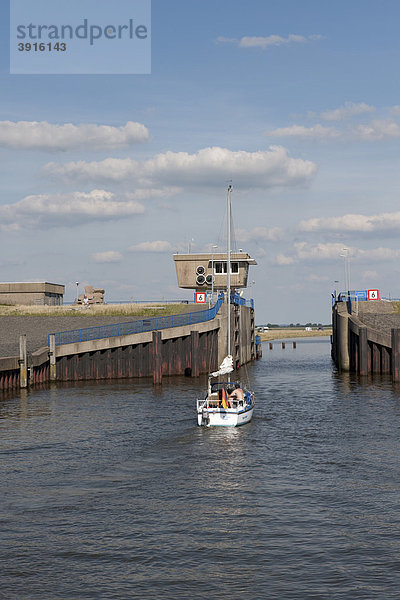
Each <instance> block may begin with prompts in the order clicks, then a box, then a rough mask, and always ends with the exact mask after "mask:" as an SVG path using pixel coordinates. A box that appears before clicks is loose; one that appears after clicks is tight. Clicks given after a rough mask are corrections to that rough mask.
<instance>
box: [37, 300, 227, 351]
mask: <svg viewBox="0 0 400 600" xmlns="http://www.w3.org/2000/svg"><path fill="white" fill-rule="evenodd" d="M223 302H224V297H223V294H222V295H220V296H219V297H218V300H217V302H216V303H215V305H214V306H213V307H212V308H209V309H207V310H199V311H197V312H190V313H183V314H180V315H169V316H167V315H166V316H165V317H154V318H149V319H141V320H138V321H130V322H129V323H115V324H114V325H100V326H98V327H86V328H84V329H73V330H71V331H59V332H58V333H54V334H52V335H55V338H56V346H61V345H62V344H75V343H77V342H88V341H90V340H99V339H103V338H108V337H114V336H120V335H131V334H132V333H143V332H146V331H155V330H157V329H167V328H169V327H181V326H184V325H193V324H195V323H203V322H205V321H211V320H212V319H214V318H215V316H216V315H217V313H218V311H219V309H220V308H221V305H222V303H223ZM48 344H49V346H50V336H49V341H48Z"/></svg>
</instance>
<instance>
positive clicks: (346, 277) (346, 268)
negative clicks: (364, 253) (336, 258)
mask: <svg viewBox="0 0 400 600" xmlns="http://www.w3.org/2000/svg"><path fill="white" fill-rule="evenodd" d="M342 253H343V254H341V255H340V256H341V257H342V258H343V259H344V281H345V285H346V289H345V292H346V294H347V295H349V293H350V259H349V249H348V248H343V249H342Z"/></svg>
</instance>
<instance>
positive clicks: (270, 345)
mask: <svg viewBox="0 0 400 600" xmlns="http://www.w3.org/2000/svg"><path fill="white" fill-rule="evenodd" d="M273 347H274V346H273V344H272V342H270V343H269V349H270V350H272V348H273Z"/></svg>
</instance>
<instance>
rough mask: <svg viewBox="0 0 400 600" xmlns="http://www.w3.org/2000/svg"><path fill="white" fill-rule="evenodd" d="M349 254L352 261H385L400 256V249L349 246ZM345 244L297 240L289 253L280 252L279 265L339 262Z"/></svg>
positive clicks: (276, 259) (276, 260)
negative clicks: (365, 248) (310, 242)
mask: <svg viewBox="0 0 400 600" xmlns="http://www.w3.org/2000/svg"><path fill="white" fill-rule="evenodd" d="M348 251H349V252H348V256H349V258H350V260H351V262H359V263H362V262H367V263H370V262H384V261H394V260H398V259H399V258H400V250H396V249H395V250H393V249H391V248H383V247H380V248H373V249H371V250H363V249H360V248H348ZM342 256H343V244H336V243H326V244H323V243H320V244H316V245H312V244H309V243H307V242H296V243H295V244H293V247H292V250H291V251H290V252H289V254H286V255H285V254H279V255H278V256H277V257H276V258H275V262H276V263H277V264H278V265H281V266H285V265H292V264H297V263H300V262H309V263H320V262H332V261H334V262H337V261H339V260H341V259H342V260H343V258H341V257H342Z"/></svg>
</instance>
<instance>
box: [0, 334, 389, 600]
mask: <svg viewBox="0 0 400 600" xmlns="http://www.w3.org/2000/svg"><path fill="white" fill-rule="evenodd" d="M329 352H330V346H329V342H328V341H327V340H325V339H322V340H321V339H318V340H313V339H311V340H304V341H298V342H297V349H296V350H294V349H292V348H291V347H289V346H288V345H287V347H286V350H282V349H281V348H280V344H278V343H275V344H274V349H273V350H272V351H270V350H268V346H267V345H264V357H263V359H262V360H261V361H258V362H257V363H255V364H252V365H251V366H249V368H248V375H249V378H250V381H251V385H253V387H254V388H255V390H256V393H257V406H256V413H255V416H254V418H253V421H252V422H251V423H250V424H249V425H246V426H244V427H243V428H239V429H233V430H224V429H203V428H198V427H196V425H195V414H194V400H195V398H196V396H200V395H202V387H203V386H202V385H201V384H200V383H199V381H195V380H191V379H185V378H178V379H176V378H174V379H171V380H168V379H165V380H164V386H163V388H162V390H161V391H160V392H158V393H156V392H155V391H154V390H153V387H152V385H151V383H148V382H145V383H143V380H142V381H139V382H135V383H132V382H125V383H111V384H108V385H103V384H100V385H85V386H82V385H80V386H79V387H78V386H76V387H64V388H62V387H60V388H58V389H55V388H54V389H47V390H42V391H40V390H39V391H35V392H33V393H29V394H27V395H22V394H21V396H19V397H17V398H8V399H5V400H3V401H2V402H0V448H1V452H0V471H1V482H2V501H1V505H0V527H1V533H0V535H1V540H2V541H1V544H0V566H1V569H0V598H5V599H7V600H13V599H17V600H25V599H27V600H34V599H40V600H58V599H68V600H75V599H90V600H92V599H97V598H99V599H111V598H116V599H125V598H126V599H130V598H140V599H148V598H154V599H159V598H167V599H200V598H201V599H229V600H236V599H241V600H247V599H251V600H254V599H256V600H258V599H268V600H270V599H279V600H289V599H296V600H298V599H300V600H303V599H304V600H308V599H321V600H322V599H339V598H340V599H342V598H343V599H351V600H353V599H359V598H360V599H361V598H362V599H368V600H370V599H371V600H372V599H373V600H375V599H381V598H382V599H385V600H388V599H394V598H396V599H398V598H399V597H400V512H399V502H400V494H399V483H400V473H399V471H400V467H399V464H400V391H399V390H398V389H394V388H393V387H392V384H391V383H390V381H388V380H379V381H378V382H377V381H375V382H369V384H368V385H365V384H361V383H360V382H359V381H358V380H357V379H356V378H353V379H352V378H350V377H348V376H339V375H338V374H337V373H336V372H335V370H334V368H333V366H332V363H331V360H330V355H329ZM171 400H173V403H171Z"/></svg>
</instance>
